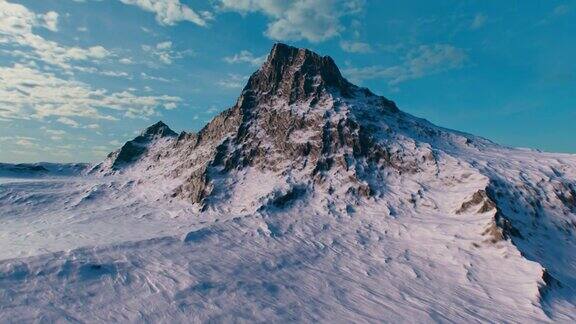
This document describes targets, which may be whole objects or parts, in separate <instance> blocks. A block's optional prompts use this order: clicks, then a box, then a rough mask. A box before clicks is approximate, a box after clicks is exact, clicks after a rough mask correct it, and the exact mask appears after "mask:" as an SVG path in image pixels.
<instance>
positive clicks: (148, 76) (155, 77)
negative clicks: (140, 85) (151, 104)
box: [140, 72, 174, 91]
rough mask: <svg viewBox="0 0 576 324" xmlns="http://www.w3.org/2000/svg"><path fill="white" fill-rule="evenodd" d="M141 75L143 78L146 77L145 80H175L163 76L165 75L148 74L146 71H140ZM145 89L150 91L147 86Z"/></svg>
mask: <svg viewBox="0 0 576 324" xmlns="http://www.w3.org/2000/svg"><path fill="white" fill-rule="evenodd" d="M140 76H141V77H142V79H144V80H152V81H160V82H171V81H174V80H170V79H166V78H163V77H159V76H154V75H150V74H147V73H145V72H140ZM144 90H145V91H148V90H147V89H146V88H145V89H144Z"/></svg>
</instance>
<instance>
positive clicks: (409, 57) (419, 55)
mask: <svg viewBox="0 0 576 324" xmlns="http://www.w3.org/2000/svg"><path fill="white" fill-rule="evenodd" d="M466 59H467V55H466V52H465V51H464V50H463V49H460V48H457V47H454V46H452V45H448V44H434V45H420V46H418V47H417V48H415V49H412V50H410V51H408V53H407V54H406V55H405V56H404V58H403V61H402V63H401V64H398V65H394V66H389V67H383V66H368V67H362V68H348V69H345V70H344V71H343V73H344V74H345V75H346V76H347V77H348V78H350V79H351V80H353V81H362V80H368V79H386V80H388V83H389V84H391V85H396V84H399V83H402V82H404V81H408V80H413V79H418V78H422V77H425V76H427V75H432V74H437V73H440V72H443V71H448V70H452V69H457V68H461V67H462V66H463V65H464V63H465V62H466Z"/></svg>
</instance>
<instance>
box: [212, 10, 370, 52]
mask: <svg viewBox="0 0 576 324" xmlns="http://www.w3.org/2000/svg"><path fill="white" fill-rule="evenodd" d="M219 2H220V8H221V9H222V10H229V11H236V12H239V13H242V14H244V13H249V12H260V13H262V14H264V15H266V16H268V17H269V19H270V20H271V21H270V23H269V24H268V28H267V30H266V32H265V34H266V36H268V37H270V38H272V39H276V40H301V39H306V40H308V41H311V42H320V41H324V40H327V39H330V38H332V37H334V36H337V35H338V34H340V32H341V31H342V30H344V27H343V26H342V23H341V18H342V17H343V16H346V15H350V14H354V13H357V12H359V11H360V10H361V9H362V8H363V5H364V0H294V1H285V0H241V1H238V0H220V1H219Z"/></svg>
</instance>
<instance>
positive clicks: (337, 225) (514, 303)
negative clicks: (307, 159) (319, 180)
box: [0, 160, 576, 323]
mask: <svg viewBox="0 0 576 324" xmlns="http://www.w3.org/2000/svg"><path fill="white" fill-rule="evenodd" d="M446 163H449V164H450V163H457V162H456V161H450V160H447V161H446ZM454 166H455V165H452V167H446V168H443V170H444V171H441V172H440V173H439V174H436V175H434V176H429V175H417V176H414V177H402V178H392V179H389V182H388V183H387V186H388V188H389V190H388V193H387V194H386V195H385V197H383V198H382V199H378V200H367V201H365V202H363V203H362V204H357V203H354V202H352V201H345V200H339V201H335V200H334V199H332V198H333V197H330V196H325V195H321V194H312V195H311V196H310V197H308V198H305V199H302V200H296V201H295V202H293V203H289V204H287V205H281V206H276V207H275V208H271V209H268V210H266V211H263V212H253V213H239V214H238V215H234V214H228V213H227V214H219V212H221V210H218V209H214V210H208V211H204V212H199V211H197V210H195V209H194V207H193V206H192V205H187V204H186V203H184V202H182V201H180V200H172V201H170V200H160V201H158V200H157V199H155V198H154V197H158V196H159V193H158V192H155V191H154V190H152V189H151V187H150V186H149V185H148V184H136V183H134V182H131V181H127V180H126V179H124V178H122V177H104V178H94V177H69V178H48V179H38V180H36V181H31V180H27V181H25V182H13V181H12V182H9V183H3V184H1V185H0V202H1V203H0V215H1V218H0V222H1V226H0V240H1V241H0V244H1V246H2V247H3V248H2V251H1V253H2V254H1V255H2V258H3V259H4V260H2V261H0V287H1V288H2V289H1V290H0V322H14V323H16V322H18V323H20V322H22V321H25V322H26V321H33V320H34V321H46V322H52V321H57V320H63V321H69V322H75V321H80V322H84V321H86V322H141V321H152V322H157V321H164V322H173V321H179V322H199V321H217V322H220V321H307V322H308V321H318V320H320V321H323V322H366V321H367V322H380V321H387V322H483V321H492V322H536V321H544V322H547V321H548V322H549V321H552V320H555V321H560V322H570V321H572V320H574V316H575V314H576V312H575V311H574V308H572V307H573V304H571V303H572V302H573V297H574V296H573V295H567V296H560V298H558V296H556V295H558V294H556V295H552V296H551V297H549V298H551V299H550V300H549V302H546V301H545V300H543V296H542V294H543V287H544V286H545V280H544V279H543V268H542V266H541V265H540V264H538V263H537V262H533V261H529V260H528V259H526V258H525V257H523V256H522V255H521V253H520V252H519V251H518V249H517V248H516V247H515V246H514V245H513V244H512V243H511V242H510V241H509V240H499V241H494V242H492V241H491V240H490V236H489V235H488V236H487V235H486V233H485V230H486V228H488V227H489V225H490V223H491V221H492V216H493V211H491V210H487V211H486V212H484V213H482V212H480V213H477V212H476V210H475V209H474V208H472V210H470V211H464V212H460V213H455V210H457V209H459V208H460V207H461V204H462V202H463V201H467V200H469V198H470V197H472V196H473V195H474V193H475V192H476V191H477V190H479V189H482V188H485V186H486V185H487V178H486V177H485V176H483V175H481V174H479V173H477V172H475V171H474V170H472V169H468V168H454ZM248 181H249V180H248ZM243 185H249V183H244V184H240V186H243ZM407 197H410V199H406V198H407ZM476 207H477V208H479V207H480V206H476ZM528 248H530V247H528ZM57 251H61V252H57ZM550 251H553V249H552V247H550ZM28 255H36V256H31V257H28ZM24 256H25V257H24ZM16 257H18V258H16ZM573 261H574V260H565V262H568V263H569V264H571V266H574V263H573ZM558 262H560V261H558ZM567 282H568V283H569V284H571V283H570V281H567ZM567 293H568V294H571V292H570V291H568V292H567ZM547 298H548V297H547ZM550 305H551V306H550Z"/></svg>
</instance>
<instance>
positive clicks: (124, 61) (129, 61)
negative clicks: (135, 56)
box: [118, 57, 134, 64]
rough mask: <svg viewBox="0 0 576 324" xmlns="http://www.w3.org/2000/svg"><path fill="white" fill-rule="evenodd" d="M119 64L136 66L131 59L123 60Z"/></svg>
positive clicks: (125, 58)
mask: <svg viewBox="0 0 576 324" xmlns="http://www.w3.org/2000/svg"><path fill="white" fill-rule="evenodd" d="M118 62H120V63H122V64H134V62H133V61H132V59H131V58H127V57H124V58H121V59H120V60H119V61H118Z"/></svg>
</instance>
